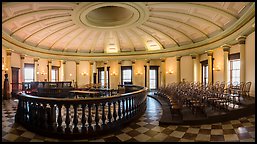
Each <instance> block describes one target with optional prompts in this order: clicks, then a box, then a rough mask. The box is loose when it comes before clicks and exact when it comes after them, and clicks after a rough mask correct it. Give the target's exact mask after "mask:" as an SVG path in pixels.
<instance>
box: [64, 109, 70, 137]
mask: <svg viewBox="0 0 257 144" xmlns="http://www.w3.org/2000/svg"><path fill="white" fill-rule="evenodd" d="M65 108H66V119H65V124H66V128H65V133H71V130H70V114H69V113H70V105H68V104H67V105H65Z"/></svg>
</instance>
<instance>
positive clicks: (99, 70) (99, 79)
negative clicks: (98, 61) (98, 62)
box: [98, 67, 110, 87]
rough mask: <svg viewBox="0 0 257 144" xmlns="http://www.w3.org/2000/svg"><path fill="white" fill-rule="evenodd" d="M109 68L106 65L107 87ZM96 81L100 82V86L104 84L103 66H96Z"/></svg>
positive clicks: (108, 84) (108, 85)
mask: <svg viewBox="0 0 257 144" xmlns="http://www.w3.org/2000/svg"><path fill="white" fill-rule="evenodd" d="M109 68H110V67H107V72H106V83H107V87H110V83H109ZM98 82H99V83H101V86H102V87H103V86H104V67H100V68H98Z"/></svg>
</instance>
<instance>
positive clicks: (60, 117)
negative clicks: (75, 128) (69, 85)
mask: <svg viewBox="0 0 257 144" xmlns="http://www.w3.org/2000/svg"><path fill="white" fill-rule="evenodd" d="M57 122H58V127H57V132H63V130H62V105H61V104H59V105H58V120H57Z"/></svg>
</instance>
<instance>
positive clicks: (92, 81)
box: [89, 62, 94, 84]
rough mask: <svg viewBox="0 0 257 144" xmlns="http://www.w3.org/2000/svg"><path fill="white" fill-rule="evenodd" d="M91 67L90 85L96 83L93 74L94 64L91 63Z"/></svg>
mask: <svg viewBox="0 0 257 144" xmlns="http://www.w3.org/2000/svg"><path fill="white" fill-rule="evenodd" d="M89 63H90V66H89V83H90V84H93V83H94V72H93V64H94V63H93V62H89Z"/></svg>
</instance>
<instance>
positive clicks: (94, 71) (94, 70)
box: [93, 61, 98, 83]
mask: <svg viewBox="0 0 257 144" xmlns="http://www.w3.org/2000/svg"><path fill="white" fill-rule="evenodd" d="M95 73H96V74H97V68H96V61H94V64H93V81H94V74H95ZM95 83H98V78H97V79H96V81H95Z"/></svg>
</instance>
